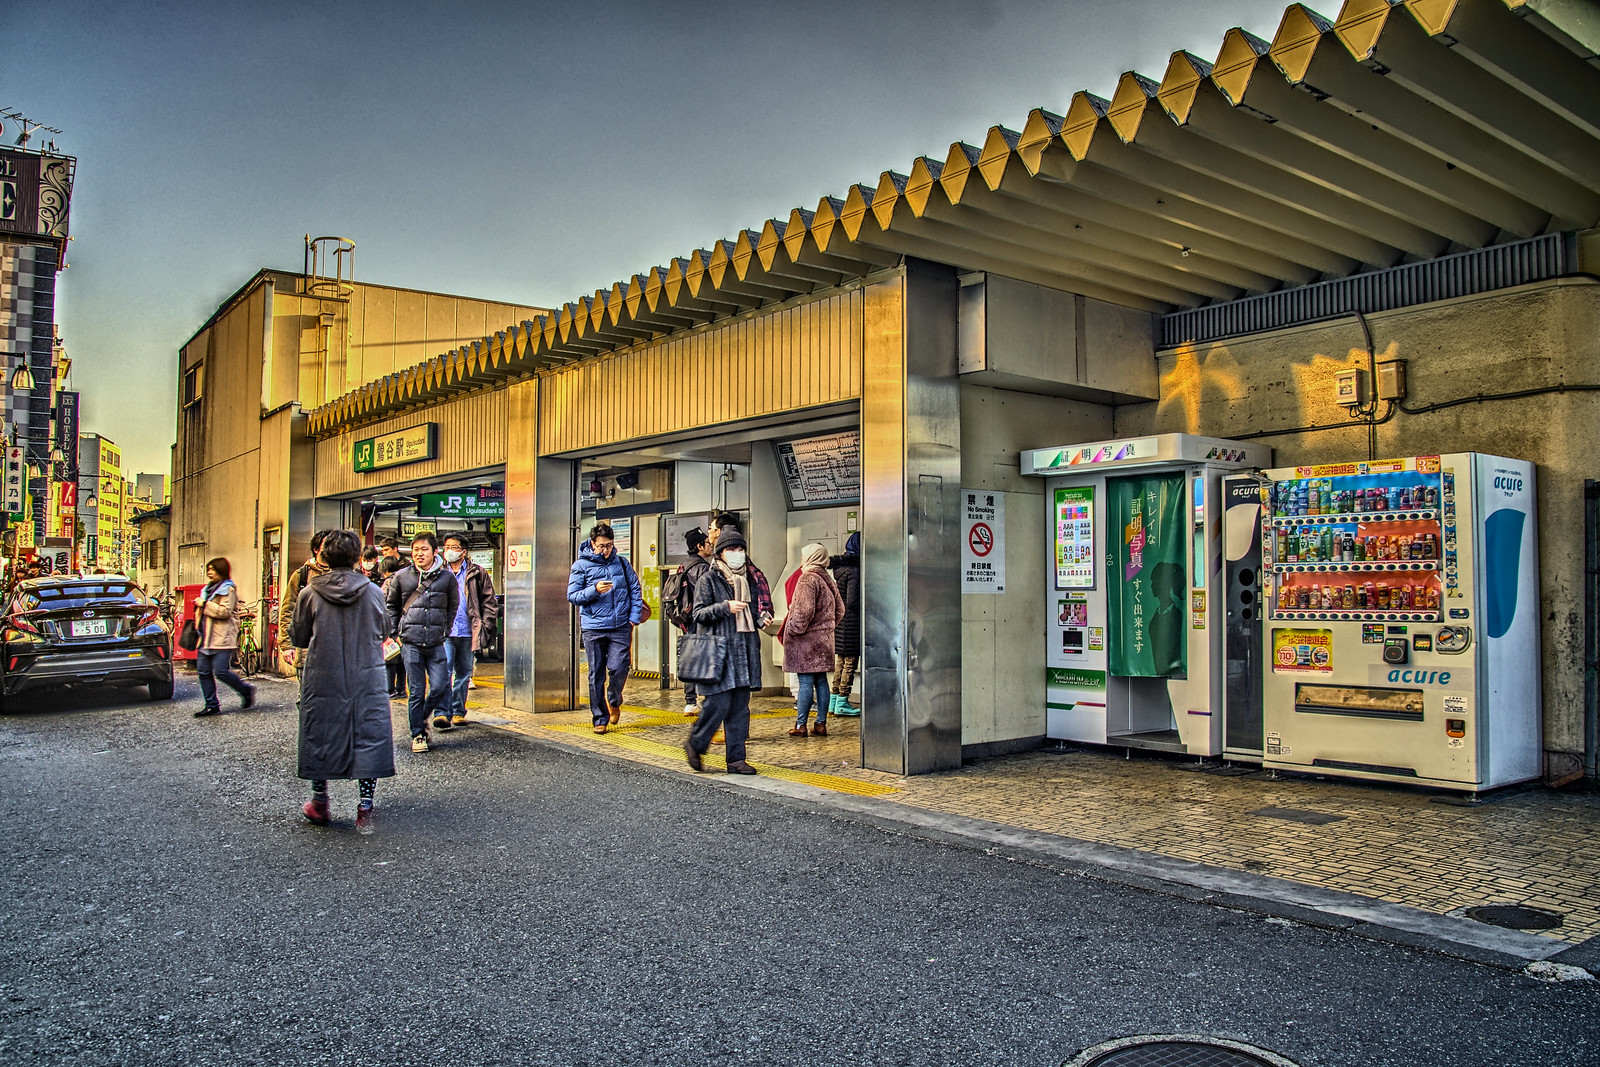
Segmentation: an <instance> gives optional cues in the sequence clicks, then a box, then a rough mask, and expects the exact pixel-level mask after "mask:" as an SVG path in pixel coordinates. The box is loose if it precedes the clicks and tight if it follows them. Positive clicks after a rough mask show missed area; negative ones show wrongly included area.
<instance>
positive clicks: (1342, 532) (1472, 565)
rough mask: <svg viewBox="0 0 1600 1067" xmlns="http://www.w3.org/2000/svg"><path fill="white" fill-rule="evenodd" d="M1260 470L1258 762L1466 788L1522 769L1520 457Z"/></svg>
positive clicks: (1528, 643) (1524, 608)
mask: <svg viewBox="0 0 1600 1067" xmlns="http://www.w3.org/2000/svg"><path fill="white" fill-rule="evenodd" d="M1266 473H1267V478H1268V479H1269V482H1270V484H1269V487H1268V491H1267V501H1266V503H1265V504H1264V505H1263V508H1262V514H1263V518H1262V543H1263V545H1264V546H1265V551H1266V554H1267V564H1266V567H1267V569H1268V570H1269V571H1270V579H1271V591H1270V595H1269V598H1268V604H1267V607H1268V621H1267V623H1266V626H1265V629H1266V633H1265V635H1264V638H1263V649H1262V652H1263V656H1262V660H1263V667H1262V671H1263V675H1262V687H1261V688H1262V700H1263V706H1264V726H1265V758H1264V761H1263V762H1264V765H1265V766H1268V767H1277V768H1283V769H1286V770H1299V771H1315V772H1318V773H1326V774H1331V775H1343V776H1347V777H1354V778H1366V779H1372V780H1377V781H1390V782H1410V783H1416V784H1419V785H1431V786H1441V787H1445V788H1450V789H1459V790H1466V791H1477V790H1483V789H1492V788H1495V787H1496V786H1502V785H1508V784H1510V783H1513V782H1520V781H1526V780H1528V779H1530V778H1534V777H1537V776H1538V775H1539V773H1540V753H1541V744H1540V721H1541V698H1540V670H1539V656H1540V649H1539V586H1538V560H1537V546H1536V542H1537V530H1536V528H1535V520H1534V516H1535V496H1534V468H1533V464H1531V463H1527V462H1525V461H1523V460H1517V459H1505V458H1502V457H1499V456H1486V455H1480V454H1478V453H1474V452H1463V453H1456V454H1452V455H1442V456H1416V457H1411V458H1405V459H1393V460H1383V461H1377V462H1358V463H1336V464H1329V465H1326V466H1317V467H1285V468H1282V469H1279V470H1271V471H1267V472H1266Z"/></svg>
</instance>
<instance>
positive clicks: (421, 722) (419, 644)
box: [388, 533, 461, 752]
mask: <svg viewBox="0 0 1600 1067" xmlns="http://www.w3.org/2000/svg"><path fill="white" fill-rule="evenodd" d="M438 552H439V542H438V540H437V539H436V538H435V537H434V536H433V534H431V533H421V534H418V535H417V536H416V538H415V539H413V540H412V542H411V566H409V567H404V568H402V569H400V570H398V571H396V572H395V573H394V575H393V577H391V578H390V579H389V583H388V602H389V625H390V627H391V629H392V630H393V631H394V633H395V635H396V636H398V637H399V638H400V658H401V659H402V660H403V661H404V662H405V665H406V686H407V688H409V689H410V690H411V693H410V695H409V696H408V697H407V698H406V718H407V719H408V720H410V724H411V751H413V752H426V751H428V748H429V739H428V720H429V719H432V718H435V717H436V716H439V715H445V716H447V717H448V715H449V714H450V712H449V706H448V704H447V701H448V700H449V699H450V661H449V657H448V655H447V654H446V653H445V647H444V639H445V638H446V637H447V636H448V635H449V633H450V624H451V623H452V622H454V621H455V617H456V609H457V608H458V607H460V605H461V589H460V587H459V586H457V585H456V579H455V575H453V574H451V573H450V571H449V570H448V569H447V568H446V567H445V566H444V561H443V560H441V559H440V558H439V555H438Z"/></svg>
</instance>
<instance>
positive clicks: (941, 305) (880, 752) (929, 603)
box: [861, 260, 961, 774]
mask: <svg viewBox="0 0 1600 1067" xmlns="http://www.w3.org/2000/svg"><path fill="white" fill-rule="evenodd" d="M956 295H957V285H956V278H955V272H954V271H953V270H951V269H950V268H948V267H943V266H939V265H936V264H931V263H925V262H922V261H920V260H909V261H908V262H907V264H906V267H905V269H904V270H903V271H902V272H901V274H899V275H898V276H896V277H893V278H888V279H885V280H883V281H879V282H874V283H872V284H871V285H869V286H868V287H867V290H866V338H865V347H864V363H865V375H864V380H863V389H862V398H861V435H862V436H861V468H862V469H861V474H862V487H861V489H862V493H861V503H862V512H863V516H862V517H863V522H862V528H863V533H862V556H863V559H862V584H863V590H864V597H863V604H864V611H865V618H864V620H863V623H864V630H865V633H864V637H865V648H864V661H863V670H864V678H865V681H864V687H865V691H864V704H863V711H862V720H861V758H862V764H863V766H866V767H871V768H873V769H874V770H881V771H889V772H892V773H897V774H920V773H924V772H927V771H937V770H947V769H950V768H954V767H959V766H960V765H961V584H960V559H961V552H960V542H959V537H960V528H961V526H960V521H959V516H960V512H959V506H960V497H961V392H960V385H959V382H958V379H957V366H956Z"/></svg>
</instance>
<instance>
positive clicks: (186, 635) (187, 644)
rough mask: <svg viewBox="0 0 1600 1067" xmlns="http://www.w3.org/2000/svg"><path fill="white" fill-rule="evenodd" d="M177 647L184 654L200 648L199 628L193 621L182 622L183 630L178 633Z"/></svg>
mask: <svg viewBox="0 0 1600 1067" xmlns="http://www.w3.org/2000/svg"><path fill="white" fill-rule="evenodd" d="M178 647H179V648H181V649H183V650H184V651H185V652H193V651H194V650H195V649H197V648H199V647H200V628H199V627H198V626H196V625H195V624H194V620H193V619H184V620H183V629H182V630H179V631H178Z"/></svg>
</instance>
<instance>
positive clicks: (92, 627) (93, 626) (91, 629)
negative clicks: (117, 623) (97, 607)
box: [72, 619, 106, 637]
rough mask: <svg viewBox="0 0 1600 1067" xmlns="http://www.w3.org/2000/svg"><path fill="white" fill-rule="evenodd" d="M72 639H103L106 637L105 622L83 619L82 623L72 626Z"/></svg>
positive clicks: (102, 620)
mask: <svg viewBox="0 0 1600 1067" xmlns="http://www.w3.org/2000/svg"><path fill="white" fill-rule="evenodd" d="M72 636H73V637H104V636H106V620H104V619H85V620H84V621H83V622H74V623H73V624H72Z"/></svg>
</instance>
